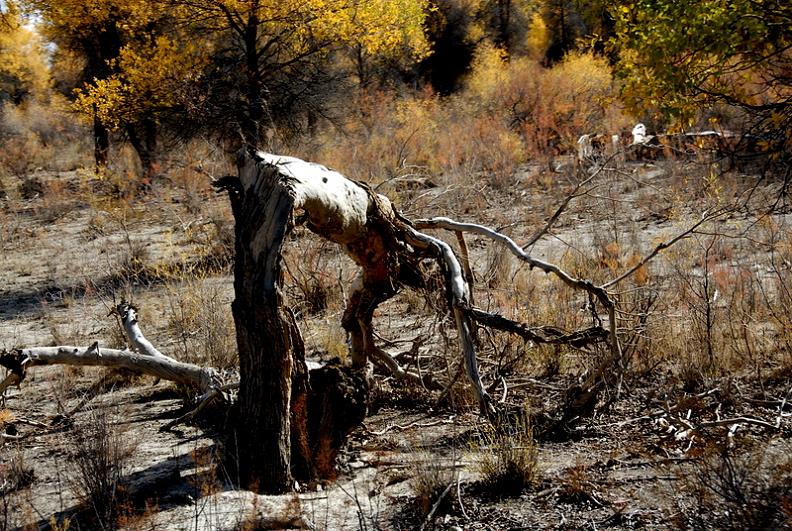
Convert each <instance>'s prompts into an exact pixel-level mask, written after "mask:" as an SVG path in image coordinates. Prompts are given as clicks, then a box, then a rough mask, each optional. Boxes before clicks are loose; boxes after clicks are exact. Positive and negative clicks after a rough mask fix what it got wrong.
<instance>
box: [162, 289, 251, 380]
mask: <svg viewBox="0 0 792 531" xmlns="http://www.w3.org/2000/svg"><path fill="white" fill-rule="evenodd" d="M169 288H170V289H169V293H168V302H169V314H168V316H167V319H168V330H169V332H170V333H171V334H172V335H173V336H175V337H176V345H177V351H178V356H177V358H178V359H179V360H181V361H184V362H188V363H195V364H197V365H203V366H208V367H215V368H217V369H221V370H223V369H233V368H234V367H236V366H237V365H238V360H237V355H236V352H237V350H236V338H235V328H234V319H233V316H232V315H231V304H230V301H229V300H228V299H229V298H230V295H229V294H228V293H226V292H224V291H223V290H222V289H221V287H220V286H219V285H217V284H215V283H212V282H211V281H210V280H208V279H190V280H188V279H185V280H184V281H183V282H181V283H179V284H172V285H170V286H169Z"/></svg>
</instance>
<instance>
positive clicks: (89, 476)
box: [71, 410, 132, 529]
mask: <svg viewBox="0 0 792 531" xmlns="http://www.w3.org/2000/svg"><path fill="white" fill-rule="evenodd" d="M71 440H72V444H73V448H72V464H73V470H74V475H73V479H72V484H71V487H72V490H73V491H74V493H75V495H76V496H77V497H78V498H79V499H80V500H81V501H82V503H83V504H84V505H85V507H86V508H87V509H88V510H90V511H91V513H92V516H93V517H95V519H96V522H95V523H96V527H95V528H98V529H112V528H114V523H115V521H116V519H117V518H118V517H119V516H120V514H121V508H122V505H123V501H124V488H123V484H122V479H123V477H124V474H125V471H126V467H127V463H128V462H129V459H130V457H131V453H132V449H131V448H130V447H129V446H128V445H127V444H126V443H125V440H124V438H123V437H122V436H121V433H119V431H118V430H117V429H116V428H115V426H114V425H113V423H112V420H111V419H110V418H109V416H108V414H107V413H106V412H104V411H100V410H93V411H92V412H91V414H90V415H89V416H88V417H87V418H86V419H85V420H84V421H82V422H80V423H78V424H76V426H75V428H74V431H73V434H72V439H71Z"/></svg>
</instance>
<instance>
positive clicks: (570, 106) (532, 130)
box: [465, 46, 625, 158]
mask: <svg viewBox="0 0 792 531" xmlns="http://www.w3.org/2000/svg"><path fill="white" fill-rule="evenodd" d="M465 96H466V97H467V98H469V99H470V100H471V101H473V102H475V103H476V106H477V107H479V109H481V110H486V111H487V112H489V113H492V115H494V116H498V117H499V118H500V120H501V121H502V122H503V123H505V124H507V125H508V126H510V127H512V128H514V129H516V130H518V131H519V132H520V133H521V136H522V139H523V142H524V145H525V149H526V152H527V154H528V155H529V156H530V157H532V158H543V157H545V156H548V155H553V154H558V153H560V152H566V151H571V150H572V148H573V147H574V146H575V142H576V141H577V138H578V137H579V136H580V135H581V134H583V133H584V132H602V133H604V132H609V131H618V130H619V128H620V127H621V126H623V125H624V124H625V118H624V116H623V115H622V114H621V109H620V108H619V106H618V105H615V101H616V97H617V88H616V86H615V84H614V83H613V80H612V78H611V74H610V68H609V67H608V64H607V62H606V61H605V60H604V59H601V58H597V57H594V56H593V55H590V54H570V55H569V56H567V58H566V59H564V61H562V62H561V63H559V64H558V65H556V66H555V67H553V68H550V69H545V68H543V67H542V66H541V65H540V64H539V63H538V62H536V61H535V60H532V59H529V58H525V57H523V58H515V59H512V60H510V61H508V62H506V61H504V60H503V57H502V56H501V52H500V51H499V50H497V49H495V48H491V47H487V46H483V47H481V49H480V50H479V52H478V54H477V57H476V60H475V63H474V67H473V72H472V73H471V75H470V77H469V78H468V81H467V90H466V93H465Z"/></svg>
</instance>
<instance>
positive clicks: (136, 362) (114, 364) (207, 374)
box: [0, 302, 220, 395]
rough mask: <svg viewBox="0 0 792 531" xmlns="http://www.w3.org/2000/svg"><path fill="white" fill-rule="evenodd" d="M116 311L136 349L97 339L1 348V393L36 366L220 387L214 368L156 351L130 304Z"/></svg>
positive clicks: (193, 386) (200, 387) (208, 390)
mask: <svg viewBox="0 0 792 531" xmlns="http://www.w3.org/2000/svg"><path fill="white" fill-rule="evenodd" d="M116 312H118V315H119V317H121V321H122V324H123V325H124V332H125V333H126V335H127V339H128V340H129V341H130V343H132V344H133V345H135V346H136V347H137V349H138V350H139V352H133V351H132V350H129V349H110V348H104V347H100V346H99V342H98V341H97V342H94V344H92V345H90V346H88V347H77V346H65V345H62V346H55V347H28V348H19V349H15V350H12V351H10V352H8V351H3V352H2V353H1V354H0V365H2V366H3V367H5V368H6V369H8V370H9V371H10V374H9V375H8V376H7V377H6V379H5V380H4V381H3V382H2V383H0V393H2V392H3V391H5V390H6V389H7V388H8V387H10V386H12V385H16V386H18V385H19V384H20V383H21V382H22V381H23V380H24V378H25V375H26V373H27V370H28V369H29V368H30V367H35V366H37V365H75V366H98V367H109V368H114V369H128V370H131V371H134V372H137V373H140V374H146V375H149V376H155V377H157V378H161V379H163V380H168V381H171V382H175V383H178V384H180V385H184V386H185V387H188V388H191V389H194V390H196V391H197V392H198V393H202V394H204V395H205V394H208V393H211V392H212V391H213V390H215V389H217V388H218V387H219V385H220V381H219V378H218V375H217V373H216V372H215V371H214V369H212V368H210V367H200V366H198V365H193V364H191V363H182V362H180V361H177V360H175V359H173V358H171V357H168V356H166V355H164V354H162V353H161V352H160V351H159V350H157V349H156V348H155V347H154V345H152V344H151V342H150V341H149V340H148V339H146V337H145V336H144V335H143V332H142V331H141V330H140V326H139V325H138V321H137V314H136V311H135V308H134V307H133V306H132V305H130V304H127V303H126V302H122V303H121V304H119V305H118V306H117V307H116Z"/></svg>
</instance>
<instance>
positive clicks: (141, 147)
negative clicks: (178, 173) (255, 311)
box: [126, 117, 158, 185]
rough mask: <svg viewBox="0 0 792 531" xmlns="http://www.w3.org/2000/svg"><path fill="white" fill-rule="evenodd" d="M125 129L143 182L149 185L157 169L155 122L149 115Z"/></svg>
mask: <svg viewBox="0 0 792 531" xmlns="http://www.w3.org/2000/svg"><path fill="white" fill-rule="evenodd" d="M126 129H127V136H128V137H129V143H130V144H132V147H133V148H134V149H135V152H136V153H137V155H138V158H139V159H140V168H141V170H142V172H143V176H142V177H143V184H144V185H149V184H151V178H152V177H153V176H154V174H155V173H156V171H157V159H156V154H157V132H158V131H157V122H156V121H155V120H154V119H153V118H151V117H146V118H144V119H143V120H142V121H141V123H140V124H138V125H137V126H136V125H131V124H130V125H128V126H127V128H126Z"/></svg>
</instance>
